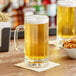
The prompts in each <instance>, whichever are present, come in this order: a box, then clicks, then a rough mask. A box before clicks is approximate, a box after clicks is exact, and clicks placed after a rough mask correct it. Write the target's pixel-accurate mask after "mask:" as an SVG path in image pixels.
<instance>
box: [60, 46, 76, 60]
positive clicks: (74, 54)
mask: <svg viewBox="0 0 76 76" xmlns="http://www.w3.org/2000/svg"><path fill="white" fill-rule="evenodd" d="M61 48H62V49H63V50H64V51H65V53H66V54H67V55H68V56H69V57H70V58H72V59H76V48H72V49H68V48H64V47H61Z"/></svg>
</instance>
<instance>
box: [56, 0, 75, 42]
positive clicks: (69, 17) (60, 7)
mask: <svg viewBox="0 0 76 76" xmlns="http://www.w3.org/2000/svg"><path fill="white" fill-rule="evenodd" d="M75 35H76V1H75V0H63V1H62V0H58V2H57V40H58V41H60V40H61V41H62V40H68V39H70V38H72V37H74V36H75Z"/></svg>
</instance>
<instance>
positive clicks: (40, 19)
mask: <svg viewBox="0 0 76 76" xmlns="http://www.w3.org/2000/svg"><path fill="white" fill-rule="evenodd" d="M48 22H49V18H48V16H43V15H31V16H27V17H26V18H25V23H29V24H45V23H48Z"/></svg>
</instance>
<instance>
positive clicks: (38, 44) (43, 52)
mask: <svg viewBox="0 0 76 76" xmlns="http://www.w3.org/2000/svg"><path fill="white" fill-rule="evenodd" d="M48 23H49V18H48V17H47V16H42V15H32V16H28V17H26V18H25V24H24V56H25V64H26V65H31V66H35V67H42V66H46V65H47V63H48V57H49V49H48V36H49V29H48ZM21 28H23V26H18V27H17V28H16V30H15V36H14V41H15V46H16V49H17V50H18V51H19V49H18V46H17V34H18V30H19V29H21Z"/></svg>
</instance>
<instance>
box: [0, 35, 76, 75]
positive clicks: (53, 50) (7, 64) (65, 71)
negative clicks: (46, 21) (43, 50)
mask: <svg viewBox="0 0 76 76" xmlns="http://www.w3.org/2000/svg"><path fill="white" fill-rule="evenodd" d="M53 39H55V36H52V37H50V40H53ZM23 42H24V40H23V39H20V40H19V44H21V45H22V46H21V47H23ZM49 48H50V60H51V61H53V62H57V63H60V64H61V65H60V66H57V67H55V68H52V69H50V70H47V71H44V72H40V73H38V72H35V71H31V70H27V69H23V68H19V67H16V66H14V64H16V63H19V62H22V61H23V60H24V54H23V53H22V52H17V51H16V50H15V47H14V42H13V40H11V42H10V50H9V52H5V53H0V76H76V60H72V59H70V58H68V57H67V55H66V54H65V52H64V50H62V49H59V48H58V47H53V46H51V45H49Z"/></svg>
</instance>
